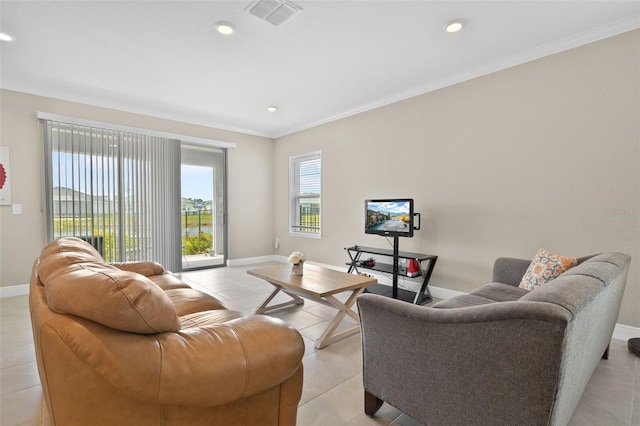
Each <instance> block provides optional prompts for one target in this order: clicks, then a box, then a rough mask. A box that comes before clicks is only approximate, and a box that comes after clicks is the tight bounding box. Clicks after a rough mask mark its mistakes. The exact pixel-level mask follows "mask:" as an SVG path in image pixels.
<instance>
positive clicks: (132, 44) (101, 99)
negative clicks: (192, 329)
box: [0, 0, 640, 137]
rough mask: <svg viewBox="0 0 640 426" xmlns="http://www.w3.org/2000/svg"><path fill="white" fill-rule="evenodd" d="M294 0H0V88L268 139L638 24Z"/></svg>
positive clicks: (583, 4) (619, 4)
mask: <svg viewBox="0 0 640 426" xmlns="http://www.w3.org/2000/svg"><path fill="white" fill-rule="evenodd" d="M294 3H295V4H297V5H298V6H300V7H301V8H302V9H303V11H302V12H301V13H300V14H299V15H297V16H296V17H295V18H293V19H292V20H291V21H289V22H287V23H285V24H283V25H282V26H280V27H275V26H273V25H271V24H270V23H268V22H266V21H262V20H260V19H258V18H257V17H255V16H253V15H251V14H250V13H249V12H248V11H247V10H245V9H246V8H247V6H248V5H250V4H251V2H250V1H241V0H233V1H184V0H174V1H153V0H151V1H150V0H146V1H111V2H107V1H95V0H93V1H91V0H87V1H69V2H62V1H52V0H49V1H27V0H20V1H7V0H2V1H1V3H0V15H1V16H0V31H2V32H5V33H9V34H10V35H12V36H13V37H14V41H12V42H1V43H2V44H1V47H0V49H1V50H0V62H1V63H0V65H1V68H0V72H1V74H0V86H1V87H2V88H5V89H10V90H17V91H22V92H27V93H34V94H39V95H44V96H52V97H55V98H59V99H66V100H72V101H78V102H83V103H88V104H92V105H99V106H104V107H109V108H116V109H120V110H125V111H131V112H136V113H142V114H148V115H153V116H157V117H163V118H169V119H175V120H180V121H185V122H189V123H195V124H202V125H206V126H212V127H219V128H224V129H231V130H239V131H243V132H246V133H251V134H257V135H263V136H269V137H278V136H282V135H286V134H289V133H292V132H295V131H298V130H302V129H304V128H308V127H311V126H314V125H317V124H320V123H323V122H327V121H331V120H334V119H336V118H340V117H345V116H348V115H351V114H354V113H357V112H361V111H365V110H367V109H371V108H374V107H377V106H381V105H385V104H388V103H390V102H394V101H398V100H401V99H405V98H408V97H411V96H416V95H419V94H421V93H425V92H428V91H430V90H434V89H437V88H440V87H444V86H447V85H449V84H453V83H457V82H460V81H464V80H467V79H469V78H473V77H476V76H479V75H484V74H487V73H490V72H494V71H498V70H500V69H504V68H506V67H509V66H513V65H517V64H519V63H522V62H526V61H529V60H532V59H535V58H538V57H542V56H545V55H549V54H552V53H556V52H559V51H562V50H566V49H569V48H572V47H576V46H579V45H582V44H585V43H589V42H592V41H595V40H598V39H602V38H605V37H608V36H611V35H615V34H619V33H621V32H624V31H628V30H631V29H634V28H639V27H640V1H638V0H636V1H611V0H609V1H479V0H476V1H404V0H393V1H347V0H333V1H327V0H325V1H306V0H297V1H295V0H294ZM454 18H461V19H463V20H464V21H465V23H466V26H465V28H464V29H463V30H462V31H461V32H459V33H457V34H447V33H445V32H444V31H443V26H444V24H445V23H446V22H447V21H449V20H451V19H454ZM218 21H229V22H231V23H233V25H234V26H235V27H236V32H235V34H233V35H231V36H222V35H221V34H219V33H217V31H216V30H215V23H216V22H218ZM267 105H277V106H278V107H279V110H278V111H277V112H275V113H270V112H268V111H267V110H266V107H267Z"/></svg>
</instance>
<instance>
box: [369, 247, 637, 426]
mask: <svg viewBox="0 0 640 426" xmlns="http://www.w3.org/2000/svg"><path fill="white" fill-rule="evenodd" d="M630 261H631V258H630V257H629V256H627V255H625V254H621V253H604V254H600V255H596V256H593V257H587V258H581V259H579V260H578V262H579V263H578V265H577V266H575V267H573V268H572V269H570V270H568V271H567V272H565V273H563V274H562V275H560V276H559V277H558V278H556V279H555V280H553V281H552V282H549V283H547V284H545V285H544V286H542V287H541V288H538V289H536V290H533V291H531V292H529V291H528V290H524V289H521V288H519V287H518V284H519V282H520V280H521V278H522V276H523V275H524V273H525V271H526V269H527V267H528V266H529V264H530V262H531V261H530V260H523V259H513V258H500V259H498V260H496V262H495V264H494V271H493V282H492V283H489V284H486V285H484V286H482V287H480V288H478V289H477V290H475V291H473V292H472V293H470V294H465V295H462V296H458V297H454V298H452V299H449V300H444V301H442V302H439V303H437V304H435V305H434V306H433V307H424V306H416V305H411V304H408V303H406V302H402V301H398V300H394V299H390V298H386V297H382V296H378V295H374V294H364V295H361V296H360V297H359V298H358V308H359V312H360V321H361V327H362V347H363V381H364V390H365V412H366V413H367V414H368V415H370V416H372V415H374V414H375V412H376V411H377V410H378V408H380V406H381V405H382V403H383V402H387V403H389V404H391V405H393V406H395V407H396V408H398V409H400V410H402V411H403V412H405V413H407V414H408V415H410V416H412V417H414V418H415V419H417V420H419V421H420V422H423V423H425V424H427V425H435V426H440V425H516V424H517V425H566V424H567V423H568V422H569V420H570V419H571V416H572V414H573V411H574V410H575V407H576V405H577V403H578V401H579V400H580V397H581V395H582V392H583V391H584V388H585V386H586V385H587V383H588V381H589V379H590V378H591V375H592V373H593V371H594V369H595V367H596V365H597V364H598V362H599V361H600V359H601V358H603V357H605V358H606V354H607V351H608V346H609V343H610V341H611V336H612V334H613V329H614V327H615V324H616V320H617V317H618V311H619V307H620V301H621V298H622V294H623V292H624V287H625V283H626V278H627V273H628V269H629V263H630Z"/></svg>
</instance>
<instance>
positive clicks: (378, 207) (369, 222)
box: [364, 198, 414, 237]
mask: <svg viewBox="0 0 640 426" xmlns="http://www.w3.org/2000/svg"><path fill="white" fill-rule="evenodd" d="M413 216H414V215H413V199H411V198H396V199H386V200H366V201H365V225H364V232H365V234H378V235H386V236H390V237H413V229H414V228H413Z"/></svg>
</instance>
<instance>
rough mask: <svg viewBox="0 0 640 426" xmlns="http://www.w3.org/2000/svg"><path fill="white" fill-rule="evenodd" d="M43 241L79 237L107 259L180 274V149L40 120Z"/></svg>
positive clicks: (119, 133) (111, 131) (159, 139)
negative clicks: (157, 266) (45, 236)
mask: <svg viewBox="0 0 640 426" xmlns="http://www.w3.org/2000/svg"><path fill="white" fill-rule="evenodd" d="M44 129H45V135H44V142H45V171H46V177H45V183H46V188H45V189H46V192H45V194H46V195H45V200H46V214H47V232H48V238H49V240H54V239H56V238H59V237H62V236H77V237H80V238H84V239H86V240H87V241H90V242H91V243H93V244H94V245H95V246H96V248H99V249H100V250H101V251H102V254H103V256H104V258H105V260H106V261H109V262H127V261H156V262H159V263H160V264H162V265H164V266H165V268H167V269H169V270H173V271H178V270H180V267H181V266H180V264H181V261H180V259H181V241H180V212H179V210H180V209H179V206H180V188H179V184H180V143H179V141H176V140H171V139H167V138H163V137H159V136H150V135H144V134H137V133H134V132H127V131H122V130H114V129H106V128H98V127H93V126H88V125H81V124H73V123H65V122H59V121H53V120H44Z"/></svg>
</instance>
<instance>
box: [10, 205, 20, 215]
mask: <svg viewBox="0 0 640 426" xmlns="http://www.w3.org/2000/svg"><path fill="white" fill-rule="evenodd" d="M11 213H13V214H22V204H11Z"/></svg>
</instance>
